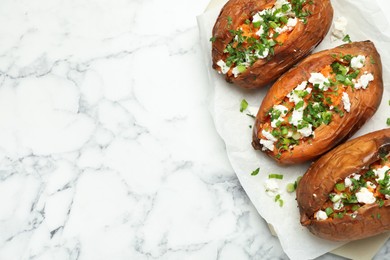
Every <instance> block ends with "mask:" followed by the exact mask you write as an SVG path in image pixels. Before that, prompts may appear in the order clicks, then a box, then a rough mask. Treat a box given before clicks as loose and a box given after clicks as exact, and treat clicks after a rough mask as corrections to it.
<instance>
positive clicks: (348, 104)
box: [341, 92, 351, 113]
mask: <svg viewBox="0 0 390 260" xmlns="http://www.w3.org/2000/svg"><path fill="white" fill-rule="evenodd" d="M341 100H342V101H343V104H344V109H345V111H347V112H348V113H349V112H350V111H351V101H350V100H349V96H348V94H347V92H343V96H342V97H341Z"/></svg>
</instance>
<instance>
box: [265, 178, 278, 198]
mask: <svg viewBox="0 0 390 260" xmlns="http://www.w3.org/2000/svg"><path fill="white" fill-rule="evenodd" d="M264 187H265V191H266V192H267V195H268V196H270V197H273V196H275V195H277V194H278V193H279V185H278V183H277V182H276V180H274V179H267V180H266V181H265V183H264Z"/></svg>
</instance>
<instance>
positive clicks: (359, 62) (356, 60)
mask: <svg viewBox="0 0 390 260" xmlns="http://www.w3.org/2000/svg"><path fill="white" fill-rule="evenodd" d="M365 60H366V57H364V56H363V55H358V56H356V57H353V58H352V59H351V67H352V68H353V69H355V70H357V69H361V68H363V66H364V61H365Z"/></svg>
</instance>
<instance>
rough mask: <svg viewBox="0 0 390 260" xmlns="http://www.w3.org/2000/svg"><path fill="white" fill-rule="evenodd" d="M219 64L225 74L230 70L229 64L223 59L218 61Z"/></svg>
mask: <svg viewBox="0 0 390 260" xmlns="http://www.w3.org/2000/svg"><path fill="white" fill-rule="evenodd" d="M217 65H218V66H219V67H220V68H221V72H222V73H223V74H226V73H228V71H229V70H230V67H228V66H227V65H226V63H225V62H224V61H223V60H219V61H218V62H217Z"/></svg>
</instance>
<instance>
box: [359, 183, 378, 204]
mask: <svg viewBox="0 0 390 260" xmlns="http://www.w3.org/2000/svg"><path fill="white" fill-rule="evenodd" d="M356 198H357V200H358V201H359V203H364V204H372V203H374V202H375V201H376V198H375V197H374V194H373V193H372V192H371V191H369V190H368V189H367V188H364V187H363V188H360V191H359V192H356Z"/></svg>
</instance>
